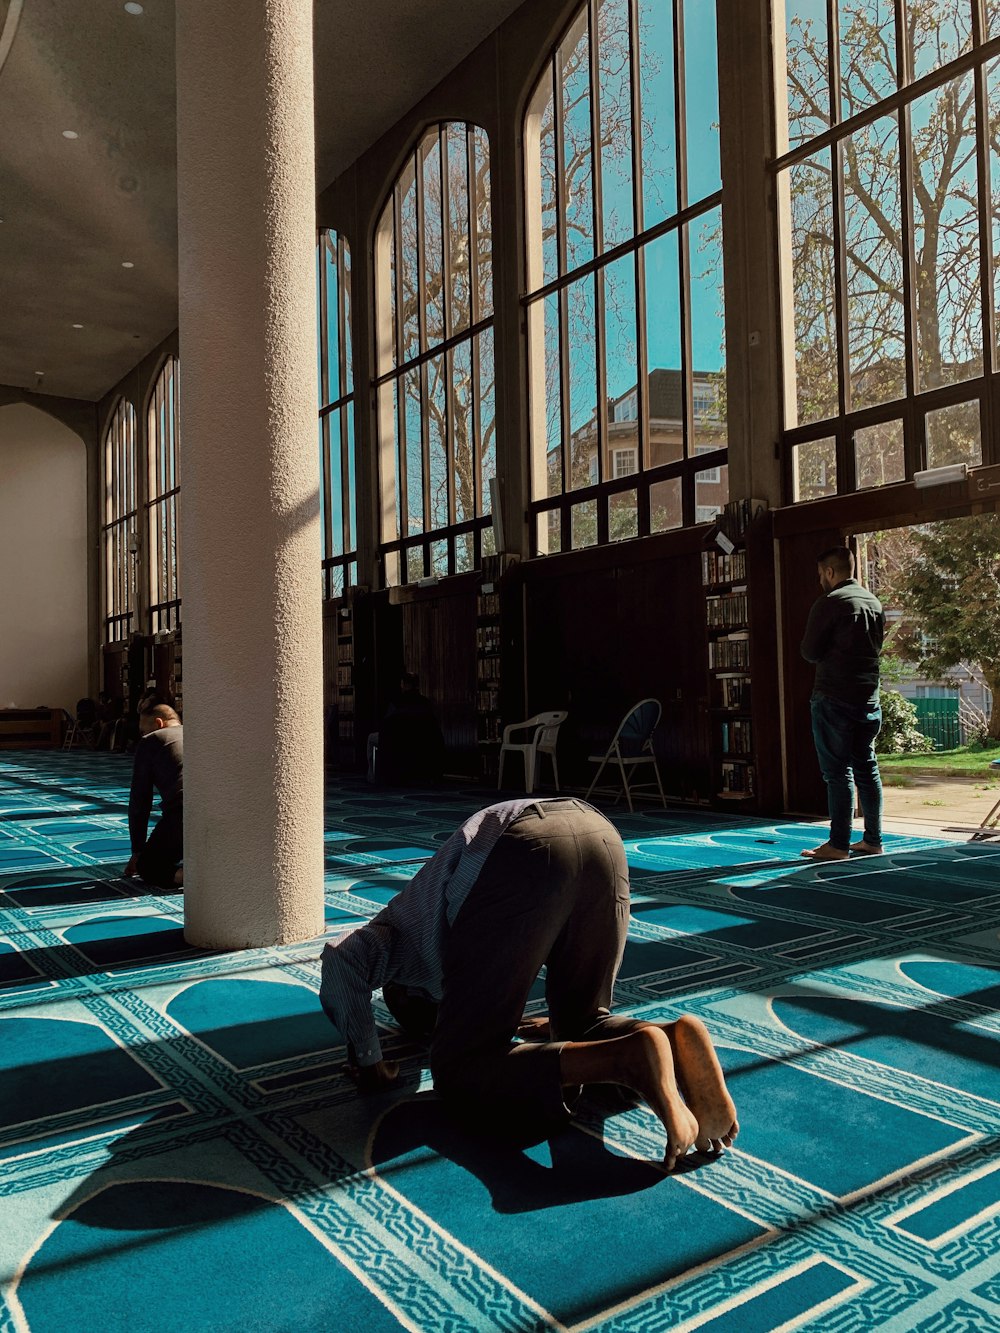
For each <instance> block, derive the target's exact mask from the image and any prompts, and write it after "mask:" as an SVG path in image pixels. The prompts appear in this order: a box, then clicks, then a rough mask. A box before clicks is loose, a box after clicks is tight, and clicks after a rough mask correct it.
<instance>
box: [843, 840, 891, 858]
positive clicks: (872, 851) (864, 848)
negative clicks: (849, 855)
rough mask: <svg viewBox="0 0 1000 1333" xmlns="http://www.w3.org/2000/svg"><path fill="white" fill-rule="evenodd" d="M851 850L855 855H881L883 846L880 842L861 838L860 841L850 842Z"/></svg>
mask: <svg viewBox="0 0 1000 1333" xmlns="http://www.w3.org/2000/svg"><path fill="white" fill-rule="evenodd" d="M851 851H852V852H853V853H854V855H855V856H882V855H883V854H884V852H885V848H884V847H883V846H882V844H881V843H880V842H868V840H867V839H866V838H862V839H861V841H860V842H852V843H851Z"/></svg>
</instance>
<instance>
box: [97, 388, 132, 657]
mask: <svg viewBox="0 0 1000 1333" xmlns="http://www.w3.org/2000/svg"><path fill="white" fill-rule="evenodd" d="M136 517H137V501H136V415H135V408H134V407H133V406H132V404H131V403H130V402H128V401H127V399H125V398H120V399H119V400H118V405H117V407H116V408H115V411H114V415H113V416H112V418H111V421H110V423H109V425H108V429H107V433H106V434H105V436H104V639H105V642H106V643H116V642H118V641H119V640H122V639H127V638H128V636H129V634H130V633H131V632H132V629H133V628H134V626H133V623H132V622H133V616H134V615H135V600H136V598H135V594H136V578H135V569H136V546H137V533H136Z"/></svg>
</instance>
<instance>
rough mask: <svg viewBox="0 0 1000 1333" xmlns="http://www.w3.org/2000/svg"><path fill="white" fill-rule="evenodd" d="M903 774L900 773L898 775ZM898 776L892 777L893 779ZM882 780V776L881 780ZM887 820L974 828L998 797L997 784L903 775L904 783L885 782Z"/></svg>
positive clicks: (999, 790)
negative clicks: (890, 783) (898, 784)
mask: <svg viewBox="0 0 1000 1333" xmlns="http://www.w3.org/2000/svg"><path fill="white" fill-rule="evenodd" d="M900 776H902V775H900ZM899 780H900V779H899V778H898V777H897V778H894V779H892V781H893V782H898V781H899ZM884 781H885V779H884V777H883V782H884ZM883 790H884V795H885V818H886V820H893V821H895V820H905V821H907V822H911V821H917V822H919V823H921V824H926V825H932V826H937V827H941V828H947V827H948V826H949V825H961V826H963V827H966V828H976V827H978V826H979V824H980V822H981V821H982V819H983V817H984V816H985V815H986V814H987V813H988V812H989V810H990V808H991V807H992V805H993V803H994V802H995V801H996V800H997V798H998V797H1000V783H998V782H985V781H981V780H980V779H978V778H950V779H948V780H947V781H942V780H941V779H940V778H936V777H935V778H931V777H920V776H918V775H916V774H908V775H907V776H906V786H905V787H901V786H895V785H891V786H890V785H886V786H885V787H884V788H883Z"/></svg>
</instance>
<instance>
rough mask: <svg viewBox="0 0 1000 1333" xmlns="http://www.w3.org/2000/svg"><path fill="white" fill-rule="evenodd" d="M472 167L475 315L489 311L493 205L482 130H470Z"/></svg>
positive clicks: (479, 316) (487, 147)
mask: <svg viewBox="0 0 1000 1333" xmlns="http://www.w3.org/2000/svg"><path fill="white" fill-rule="evenodd" d="M472 138H473V148H474V152H475V170H476V310H475V317H476V319H487V318H488V317H489V316H490V315H492V314H493V206H492V202H491V195H490V188H491V187H490V145H489V140H488V138H487V137H486V131H485V130H481V129H480V128H479V126H478V125H477V126H476V128H475V129H474V130H473V131H472Z"/></svg>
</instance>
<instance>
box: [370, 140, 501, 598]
mask: <svg viewBox="0 0 1000 1333" xmlns="http://www.w3.org/2000/svg"><path fill="white" fill-rule="evenodd" d="M375 275H376V319H377V323H376V338H377V373H378V422H379V458H380V476H379V484H380V494H381V551H382V559H383V570H384V579H385V582H386V583H387V584H395V583H401V582H402V583H405V582H411V581H413V580H415V579H419V578H422V577H424V576H426V575H431V574H437V575H444V574H455V573H461V572H462V571H464V570H469V569H474V568H476V567H477V566H478V565H479V563H480V560H481V558H482V556H483V555H484V554H490V553H491V552H492V551H493V534H492V529H491V527H490V520H489V514H490V487H489V483H490V478H491V477H492V476H494V475H495V472H496V422H495V415H496V411H495V387H494V385H495V369H494V344H493V236H492V219H491V211H490V157H489V144H488V140H487V137H486V133H485V132H484V131H483V130H481V129H478V128H477V127H476V126H474V125H466V124H460V123H456V122H451V123H448V124H442V125H436V126H434V127H433V128H432V129H430V130H428V131H427V133H426V134H424V135H423V137H422V138H421V139H420V142H419V143H418V144H417V146H416V148H415V149H414V151H413V153H412V154H411V155H410V157H409V158H408V159H407V162H406V165H405V167H404V168H403V170H402V172H401V173H400V175H399V178H398V179H397V181H396V184H395V186H394V188H393V191H392V194H391V195H390V197H389V200H388V202H387V203H386V206H385V209H384V210H383V213H382V217H381V219H380V221H379V226H378V231H377V233H376V238H375Z"/></svg>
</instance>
